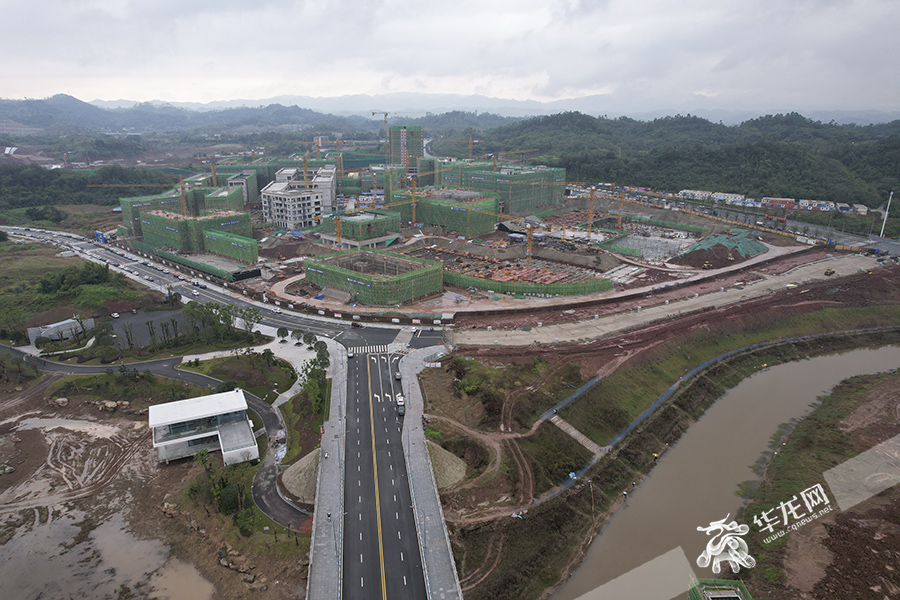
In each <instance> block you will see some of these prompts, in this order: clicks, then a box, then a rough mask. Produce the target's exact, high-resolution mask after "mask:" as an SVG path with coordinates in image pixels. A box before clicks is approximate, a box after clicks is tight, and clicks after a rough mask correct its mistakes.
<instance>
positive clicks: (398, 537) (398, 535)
mask: <svg viewBox="0 0 900 600" xmlns="http://www.w3.org/2000/svg"><path fill="white" fill-rule="evenodd" d="M360 535H362V534H360ZM397 539H398V540H399V539H400V532H399V531H398V532H397Z"/></svg>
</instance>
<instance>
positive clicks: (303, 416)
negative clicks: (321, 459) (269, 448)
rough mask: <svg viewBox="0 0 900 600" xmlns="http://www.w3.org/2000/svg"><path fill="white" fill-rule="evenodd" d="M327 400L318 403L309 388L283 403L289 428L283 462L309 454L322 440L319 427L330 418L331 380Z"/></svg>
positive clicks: (281, 407) (327, 382) (285, 419)
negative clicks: (313, 399)
mask: <svg viewBox="0 0 900 600" xmlns="http://www.w3.org/2000/svg"><path fill="white" fill-rule="evenodd" d="M325 393H326V396H325V399H326V401H325V402H320V403H319V409H318V410H316V406H315V405H316V403H315V402H313V401H312V400H311V399H310V396H309V390H307V389H304V390H303V391H301V392H300V393H299V394H297V395H296V396H294V397H293V398H291V399H290V400H288V401H287V402H285V403H284V404H282V405H281V406H280V407H279V409H280V410H281V416H282V417H283V418H284V424H285V427H286V428H287V432H288V436H287V450H286V451H285V455H284V459H283V460H282V461H281V462H282V464H290V463H291V462H293V461H294V460H296V459H298V458H300V457H302V456H304V455H306V454H308V453H309V452H310V451H312V450H313V449H314V448H315V447H316V446H318V444H319V442H320V437H319V427H320V426H321V425H322V424H323V423H324V422H325V421H326V420H327V419H328V417H327V415H326V413H327V411H328V405H329V404H330V402H329V401H328V400H329V399H330V398H331V395H330V393H331V380H330V379H328V380H326V390H325Z"/></svg>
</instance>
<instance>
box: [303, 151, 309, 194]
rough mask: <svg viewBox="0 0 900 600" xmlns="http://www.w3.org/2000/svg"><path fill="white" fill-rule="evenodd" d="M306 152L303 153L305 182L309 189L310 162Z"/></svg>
mask: <svg viewBox="0 0 900 600" xmlns="http://www.w3.org/2000/svg"><path fill="white" fill-rule="evenodd" d="M306 154H309V152H307V153H306ZM306 154H304V155H303V183H304V185H305V186H306V189H309V163H308V162H307V160H306Z"/></svg>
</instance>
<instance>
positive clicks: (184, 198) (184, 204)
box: [178, 175, 189, 216]
mask: <svg viewBox="0 0 900 600" xmlns="http://www.w3.org/2000/svg"><path fill="white" fill-rule="evenodd" d="M178 186H179V188H181V213H182V214H183V215H185V216H187V215H188V214H189V213H188V208H187V188H185V187H184V177H182V176H181V175H179V176H178Z"/></svg>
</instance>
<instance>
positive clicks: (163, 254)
mask: <svg viewBox="0 0 900 600" xmlns="http://www.w3.org/2000/svg"><path fill="white" fill-rule="evenodd" d="M131 244H132V245H133V246H134V247H135V249H137V250H139V251H141V252H144V253H145V254H151V255H153V254H155V255H156V256H159V257H160V258H164V259H166V260H170V261H172V262H174V263H178V264H180V265H184V266H186V267H188V268H189V269H195V270H197V271H199V272H201V273H207V274H209V275H212V276H214V277H219V278H220V279H224V280H225V281H232V280H233V279H234V277H233V275H232V274H231V273H230V272H229V271H225V270H223V269H218V268H216V267H213V266H211V265H207V264H204V263H201V262H197V261H193V260H191V259H189V258H185V257H183V256H179V255H177V254H173V253H171V252H167V251H166V250H162V249H160V248H154V247H153V246H151V245H150V244H147V243H145V242H142V241H140V240H134V241H132V242H131Z"/></svg>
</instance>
